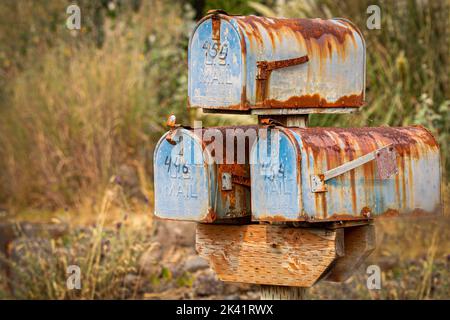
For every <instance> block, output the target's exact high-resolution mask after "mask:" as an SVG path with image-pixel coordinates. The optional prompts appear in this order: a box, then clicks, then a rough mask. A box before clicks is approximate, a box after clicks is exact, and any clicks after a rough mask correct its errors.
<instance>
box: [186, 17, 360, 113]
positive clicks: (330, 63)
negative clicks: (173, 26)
mask: <svg viewBox="0 0 450 320" xmlns="http://www.w3.org/2000/svg"><path fill="white" fill-rule="evenodd" d="M265 68H269V69H271V70H270V71H269V72H267V70H265ZM364 91H365V43H364V39H363V37H362V35H361V33H360V31H359V30H358V29H357V28H356V27H355V26H354V25H353V24H352V23H351V22H349V21H347V20H344V19H330V20H323V19H283V18H265V17H257V16H230V15H227V14H224V13H223V12H213V13H211V14H209V15H207V16H206V17H205V18H203V19H202V20H201V21H200V22H199V23H198V25H197V27H196V28H195V30H194V33H193V35H192V37H191V40H190V43H189V85H188V95H189V104H190V106H191V107H201V108H207V109H220V110H223V111H231V110H234V111H236V110H238V111H247V110H249V109H271V108H307V107H309V108H312V107H319V108H327V107H329V108H336V107H338V108H342V107H360V106H362V105H363V103H364Z"/></svg>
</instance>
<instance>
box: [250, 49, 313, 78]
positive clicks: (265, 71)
mask: <svg viewBox="0 0 450 320" xmlns="http://www.w3.org/2000/svg"><path fill="white" fill-rule="evenodd" d="M308 61H309V58H308V56H307V55H305V56H301V57H298V58H292V59H285V60H274V61H266V60H262V61H257V62H256V67H257V68H258V74H257V75H256V79H257V80H267V79H268V78H269V76H270V74H271V72H272V71H273V70H276V69H281V68H287V67H291V66H297V65H299V64H303V63H306V62H308Z"/></svg>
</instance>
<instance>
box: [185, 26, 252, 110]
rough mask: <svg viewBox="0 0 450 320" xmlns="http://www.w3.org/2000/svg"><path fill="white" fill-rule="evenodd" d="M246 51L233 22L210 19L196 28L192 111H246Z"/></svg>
mask: <svg viewBox="0 0 450 320" xmlns="http://www.w3.org/2000/svg"><path fill="white" fill-rule="evenodd" d="M243 50H244V52H245V48H243V46H242V42H241V38H240V35H239V31H238V30H237V29H236V27H235V26H233V24H232V22H230V21H227V20H224V19H217V20H216V19H212V18H208V19H206V20H203V22H201V23H200V24H199V25H198V26H197V28H196V29H195V31H194V34H193V36H192V38H191V40H190V42H189V57H188V60H189V80H188V81H189V83H188V95H189V105H190V106H191V107H201V108H209V109H231V110H240V109H243V108H245V104H242V103H241V101H242V92H243V90H244V89H243V88H245V71H244V60H243V53H242V52H243ZM244 101H245V99H244Z"/></svg>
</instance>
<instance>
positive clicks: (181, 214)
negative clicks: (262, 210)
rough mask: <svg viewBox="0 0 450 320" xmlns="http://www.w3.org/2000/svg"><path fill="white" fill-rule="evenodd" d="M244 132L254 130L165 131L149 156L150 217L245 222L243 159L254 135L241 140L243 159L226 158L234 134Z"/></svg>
mask: <svg viewBox="0 0 450 320" xmlns="http://www.w3.org/2000/svg"><path fill="white" fill-rule="evenodd" d="M247 131H248V132H250V131H251V132H254V133H256V132H257V130H256V126H240V127H215V128H214V127H213V128H207V129H204V128H203V129H202V128H200V129H196V130H188V129H185V128H178V129H174V130H171V131H170V132H167V133H166V134H165V135H164V136H163V137H162V138H161V139H160V140H159V142H158V144H157V145H156V149H155V153H154V187H155V189H154V192H155V215H156V216H157V217H159V218H164V219H173V220H186V221H197V222H245V221H250V214H251V208H250V166H249V160H248V157H249V147H250V146H251V145H252V144H253V143H254V141H255V139H256V136H255V135H253V136H249V137H248V138H247V139H246V140H245V139H244V140H243V145H241V148H242V149H243V150H244V156H245V153H246V156H247V158H246V159H245V158H243V159H241V160H242V161H240V162H239V161H237V158H239V156H240V155H238V154H236V157H235V156H234V155H233V157H232V158H231V159H228V158H227V155H228V156H229V155H230V152H234V151H235V148H238V147H239V145H236V144H238V142H236V143H235V138H236V135H238V136H239V135H240V134H243V135H245V132H247ZM212 137H214V139H210V138H212ZM227 139H228V140H227ZM237 139H238V140H239V138H237ZM226 141H230V142H229V144H228V145H227V144H226Z"/></svg>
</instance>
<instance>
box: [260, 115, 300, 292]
mask: <svg viewBox="0 0 450 320" xmlns="http://www.w3.org/2000/svg"><path fill="white" fill-rule="evenodd" d="M270 118H273V119H274V120H277V121H278V122H280V123H282V124H283V125H285V126H286V127H300V128H306V127H307V126H308V115H307V114H299V115H280V116H275V115H272V116H270ZM260 292H261V300H304V299H305V298H306V292H307V288H303V287H283V286H264V285H262V286H261V288H260Z"/></svg>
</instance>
